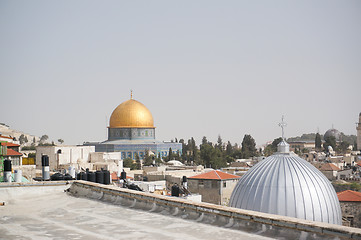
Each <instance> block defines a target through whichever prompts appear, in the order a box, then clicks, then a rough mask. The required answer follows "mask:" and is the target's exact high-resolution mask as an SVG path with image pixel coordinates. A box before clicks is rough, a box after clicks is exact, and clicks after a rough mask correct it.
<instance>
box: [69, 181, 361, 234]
mask: <svg viewBox="0 0 361 240" xmlns="http://www.w3.org/2000/svg"><path fill="white" fill-rule="evenodd" d="M69 192H70V194H72V195H75V196H79V197H88V198H93V199H97V200H101V201H106V202H110V203H113V204H118V205H123V206H127V207H132V208H139V209H143V210H146V211H150V212H155V213H161V214H168V215H173V216H175V217H182V218H184V219H190V220H195V221H197V222H203V223H208V224H212V225H217V226H220V227H227V228H233V229H238V230H241V231H245V232H251V233H254V234H259V235H263V236H267V237H283V238H285V239H330V238H334V239H361V229H358V228H351V227H344V226H339V225H333V224H327V223H321V222H313V221H307V220H302V219H297V218H291V217H284V216H279V215H273V214H266V213H261V212H255V211H248V210H243V209H238V208H231V207H225V206H220V205H215V204H209V203H196V202H192V201H188V200H184V199H181V198H175V197H168V196H161V195H156V194H151V193H144V192H138V191H134V190H129V189H122V188H118V187H115V186H107V185H102V184H97V183H91V182H86V181H75V182H74V183H73V184H72V185H71V187H70V189H69Z"/></svg>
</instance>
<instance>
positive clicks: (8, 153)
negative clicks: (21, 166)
mask: <svg viewBox="0 0 361 240" xmlns="http://www.w3.org/2000/svg"><path fill="white" fill-rule="evenodd" d="M22 155H23V154H21V153H19V152H17V151H15V150H13V149H11V148H8V149H7V154H6V156H22Z"/></svg>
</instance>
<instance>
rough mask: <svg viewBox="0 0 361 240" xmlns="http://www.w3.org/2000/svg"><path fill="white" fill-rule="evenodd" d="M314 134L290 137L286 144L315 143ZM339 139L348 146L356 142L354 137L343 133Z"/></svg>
mask: <svg viewBox="0 0 361 240" xmlns="http://www.w3.org/2000/svg"><path fill="white" fill-rule="evenodd" d="M320 135H321V139H322V140H323V135H322V134H320ZM315 138H316V133H305V134H302V136H297V137H290V138H287V142H297V141H315ZM341 139H342V141H345V142H347V143H349V144H354V143H355V142H356V140H357V137H356V135H345V134H344V133H341Z"/></svg>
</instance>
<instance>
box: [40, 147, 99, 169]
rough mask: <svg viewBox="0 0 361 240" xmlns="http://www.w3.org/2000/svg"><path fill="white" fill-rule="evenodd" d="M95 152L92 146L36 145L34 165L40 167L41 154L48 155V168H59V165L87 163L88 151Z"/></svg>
mask: <svg viewBox="0 0 361 240" xmlns="http://www.w3.org/2000/svg"><path fill="white" fill-rule="evenodd" d="M93 152H95V147H94V146H66V145H65V146H63V145H62V146H37V147H36V167H37V168H41V156H42V155H48V156H49V167H50V170H53V169H60V168H62V167H61V165H75V164H79V163H87V162H89V160H90V153H93Z"/></svg>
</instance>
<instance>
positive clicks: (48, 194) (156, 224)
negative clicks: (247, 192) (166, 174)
mask: <svg viewBox="0 0 361 240" xmlns="http://www.w3.org/2000/svg"><path fill="white" fill-rule="evenodd" d="M41 185H42V184H40V186H32V187H21V186H22V185H13V186H19V187H13V186H11V187H10V186H5V185H3V186H0V202H5V206H0V239H7V240H8V239H87V240H89V239H157V240H160V239H162V240H163V239H182V240H184V239H187V240H188V239H227V240H229V239H270V238H267V237H264V236H260V235H256V234H251V233H246V232H243V231H239V230H234V229H227V228H222V227H217V226H213V225H208V224H203V223H200V222H195V221H190V220H185V219H182V218H179V217H173V216H167V215H162V214H157V213H152V212H146V211H142V210H137V209H132V208H128V207H123V206H120V205H113V204H108V203H104V202H100V201H95V200H91V199H87V198H77V197H73V196H70V195H68V194H67V193H65V192H64V190H65V189H67V188H69V185H58V186H41Z"/></svg>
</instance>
